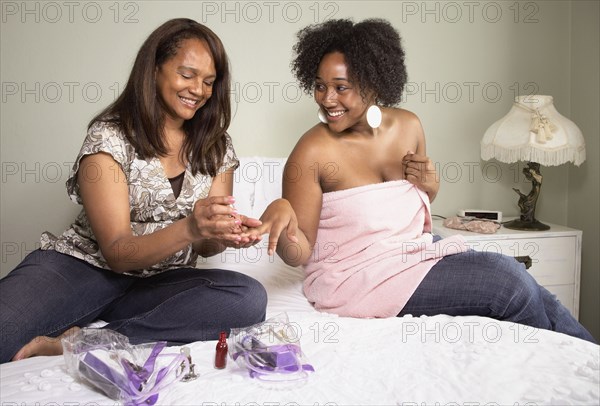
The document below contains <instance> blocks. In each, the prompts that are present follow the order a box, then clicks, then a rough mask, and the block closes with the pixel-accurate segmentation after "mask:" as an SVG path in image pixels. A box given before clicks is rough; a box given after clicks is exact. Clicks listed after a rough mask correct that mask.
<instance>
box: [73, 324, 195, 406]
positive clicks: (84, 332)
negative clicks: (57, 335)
mask: <svg viewBox="0 0 600 406" xmlns="http://www.w3.org/2000/svg"><path fill="white" fill-rule="evenodd" d="M61 341H62V346H63V355H64V358H65V363H66V365H67V371H68V372H69V374H71V376H73V377H74V378H76V379H78V380H79V381H81V382H85V383H88V384H90V385H92V386H94V387H96V388H98V389H100V390H101V391H102V392H104V393H105V394H106V395H107V396H108V397H110V398H112V399H116V400H119V401H122V402H123V403H124V404H125V405H141V404H144V405H154V404H155V403H156V402H157V400H158V396H159V394H160V392H161V391H164V390H165V389H166V388H168V387H169V386H171V385H172V384H173V383H175V382H178V381H180V380H181V379H182V378H183V377H184V376H185V374H187V373H188V372H189V371H190V365H189V361H188V359H187V358H186V357H185V356H184V355H181V354H162V353H161V352H162V350H163V349H164V348H165V346H166V342H163V341H160V342H156V343H148V344H141V345H131V344H129V339H128V338H127V337H125V336H124V335H122V334H119V333H117V332H116V331H112V330H107V329H92V328H84V329H81V330H79V331H78V332H76V333H74V334H72V335H68V336H65V337H64V338H63V339H62V340H61Z"/></svg>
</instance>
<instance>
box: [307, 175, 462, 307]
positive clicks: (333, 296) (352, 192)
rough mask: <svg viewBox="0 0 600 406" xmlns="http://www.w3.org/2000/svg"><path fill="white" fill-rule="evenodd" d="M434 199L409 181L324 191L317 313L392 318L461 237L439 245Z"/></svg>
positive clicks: (312, 292)
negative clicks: (431, 201)
mask: <svg viewBox="0 0 600 406" xmlns="http://www.w3.org/2000/svg"><path fill="white" fill-rule="evenodd" d="M430 231H431V214H430V208H429V197H428V196H427V194H426V193H425V192H423V191H421V190H420V189H418V188H417V187H416V186H414V185H413V184H411V183H410V182H408V181H406V180H398V181H391V182H383V183H376V184H371V185H365V186H359V187H355V188H351V189H346V190H340V191H336V192H330V193H325V194H324V195H323V206H322V209H321V219H320V223H319V231H318V233H317V241H316V243H315V247H314V252H313V256H312V258H311V261H310V262H309V263H308V264H307V265H306V266H305V268H304V271H305V272H306V278H305V281H304V293H305V295H306V297H307V298H308V300H309V301H310V302H311V303H313V304H314V306H315V308H316V309H317V310H321V311H325V312H330V313H336V314H339V315H340V316H351V317H393V316H396V315H397V314H398V313H399V312H400V311H401V310H402V308H403V307H404V305H405V304H406V302H407V301H408V299H409V298H410V296H411V295H412V294H413V293H414V291H415V289H416V288H417V286H418V285H419V283H421V281H422V280H423V278H424V277H425V275H426V274H427V272H429V270H430V269H431V267H433V265H435V264H436V263H437V261H439V260H440V259H441V258H442V257H444V256H445V255H450V254H456V253H459V252H464V251H466V250H467V246H466V244H465V242H464V240H463V238H462V237H461V236H459V235H457V236H453V237H448V238H445V239H443V240H440V241H438V242H437V243H433V236H432V235H431V234H430Z"/></svg>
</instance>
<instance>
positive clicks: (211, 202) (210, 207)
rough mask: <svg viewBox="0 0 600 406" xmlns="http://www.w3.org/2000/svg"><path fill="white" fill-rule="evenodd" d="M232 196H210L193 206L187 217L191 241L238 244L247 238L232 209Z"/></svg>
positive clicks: (238, 216)
mask: <svg viewBox="0 0 600 406" xmlns="http://www.w3.org/2000/svg"><path fill="white" fill-rule="evenodd" d="M234 202H235V199H234V198H233V196H210V197H207V198H205V199H200V200H198V201H197V202H196V203H195V204H194V209H193V211H192V214H191V215H190V216H189V217H188V230H189V232H190V235H191V238H192V239H193V240H206V239H215V240H223V241H229V242H233V243H240V242H242V241H243V240H244V238H247V234H246V233H242V220H241V218H240V215H239V214H238V212H237V211H236V210H235V208H234V207H233V203H234Z"/></svg>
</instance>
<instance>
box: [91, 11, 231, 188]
mask: <svg viewBox="0 0 600 406" xmlns="http://www.w3.org/2000/svg"><path fill="white" fill-rule="evenodd" d="M190 38H197V39H199V40H201V41H205V42H206V44H207V45H208V48H209V50H210V52H211V54H212V57H213V60H214V64H215V69H216V73H217V77H216V79H215V82H214V84H213V93H212V96H211V97H210V98H209V99H208V101H207V102H206V104H205V105H204V106H202V108H200V109H199V110H198V111H197V112H196V114H195V115H194V117H193V118H192V119H190V120H186V121H185V122H184V125H183V129H184V131H185V134H186V137H185V141H184V143H183V147H182V150H181V153H182V156H183V157H185V158H186V160H187V159H189V161H190V164H191V169H192V172H193V173H194V174H196V173H197V172H200V173H202V174H204V175H210V176H215V175H216V173H217V171H218V169H219V167H220V166H221V164H222V161H223V156H224V154H225V151H226V148H227V140H226V131H227V128H229V124H230V122H231V104H230V72H229V60H228V57H227V54H226V52H225V48H224V47H223V44H222V42H221V40H220V39H219V37H217V35H216V34H215V33H214V32H212V31H211V30H210V29H209V28H208V27H206V26H204V25H202V24H200V23H198V22H196V21H194V20H190V19H187V18H177V19H173V20H169V21H167V22H166V23H164V24H163V25H161V26H160V27H158V28H157V29H156V30H154V32H152V34H150V36H149V37H148V38H147V39H146V41H145V42H144V44H143V45H142V47H141V48H140V50H139V52H138V54H137V57H136V59H135V62H134V64H133V69H132V70H131V74H130V76H129V80H128V81H127V85H126V86H125V89H123V93H121V95H119V97H118V98H117V100H115V101H114V102H113V103H112V104H111V105H109V106H108V107H107V108H106V109H104V111H102V112H101V113H100V114H98V115H97V116H96V117H94V118H93V119H92V121H90V123H89V126H88V128H89V127H91V126H92V124H93V123H94V122H95V121H104V122H114V123H117V124H118V125H119V126H120V127H121V130H122V131H123V132H124V133H125V135H126V136H127V139H128V140H129V142H131V144H132V145H133V146H134V147H135V150H136V152H137V154H138V156H139V157H140V159H147V158H151V157H156V156H164V155H166V154H167V148H166V145H165V142H164V136H163V135H164V134H163V125H164V122H165V114H166V112H165V111H164V108H163V107H162V105H161V101H160V100H159V96H158V94H157V85H156V77H155V71H156V69H157V68H158V67H159V66H161V65H162V64H164V63H165V62H167V61H168V60H169V59H170V58H172V57H174V56H175V55H176V54H177V50H178V49H179V47H180V46H181V43H182V41H184V40H186V39H190Z"/></svg>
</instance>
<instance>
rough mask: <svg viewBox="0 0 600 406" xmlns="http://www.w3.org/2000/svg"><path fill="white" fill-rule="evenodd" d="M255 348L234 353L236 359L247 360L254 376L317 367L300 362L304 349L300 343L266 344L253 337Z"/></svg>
mask: <svg viewBox="0 0 600 406" xmlns="http://www.w3.org/2000/svg"><path fill="white" fill-rule="evenodd" d="M252 341H253V344H255V345H254V348H252V349H244V350H242V351H238V352H236V353H234V354H233V355H232V358H233V360H234V361H235V360H236V359H237V358H238V357H240V356H241V357H243V358H244V359H245V360H246V366H247V367H248V369H249V370H250V371H249V373H250V376H251V377H252V378H254V377H256V376H259V375H262V374H273V373H283V374H291V373H295V372H298V371H301V370H302V371H311V372H314V371H315V369H314V368H313V366H312V365H310V364H300V362H299V357H300V355H301V354H302V351H301V349H300V347H299V346H298V345H295V344H284V345H272V346H265V345H264V344H262V343H260V342H259V341H258V340H256V339H253V340H252Z"/></svg>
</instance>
